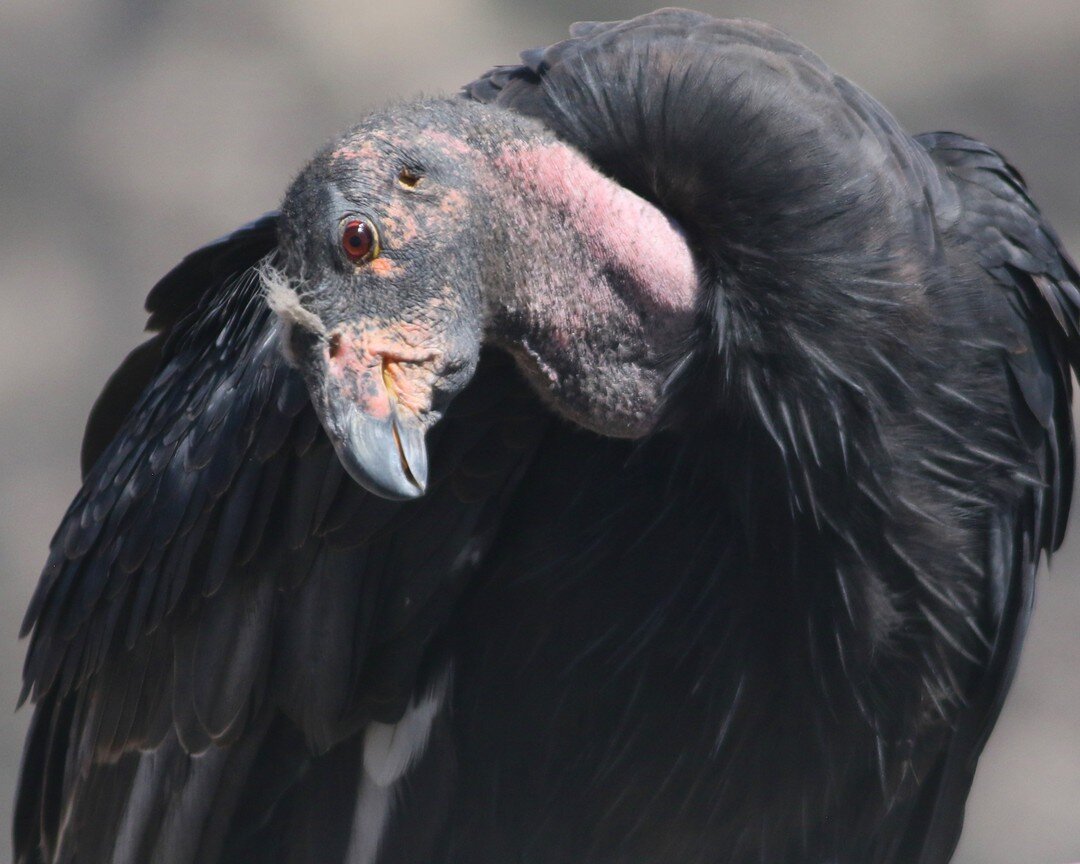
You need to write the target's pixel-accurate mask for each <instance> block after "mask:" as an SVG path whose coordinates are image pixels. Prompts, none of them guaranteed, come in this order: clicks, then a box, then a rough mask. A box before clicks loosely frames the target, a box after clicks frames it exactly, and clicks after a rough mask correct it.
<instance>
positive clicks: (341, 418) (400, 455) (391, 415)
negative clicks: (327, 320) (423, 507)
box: [309, 332, 437, 501]
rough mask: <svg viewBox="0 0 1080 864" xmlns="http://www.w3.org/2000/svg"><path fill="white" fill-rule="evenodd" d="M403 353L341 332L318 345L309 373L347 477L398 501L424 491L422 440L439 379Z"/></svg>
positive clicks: (420, 359) (428, 361)
mask: <svg viewBox="0 0 1080 864" xmlns="http://www.w3.org/2000/svg"><path fill="white" fill-rule="evenodd" d="M379 342H380V343H382V340H379ZM400 347H401V346H398V345H386V344H379V345H378V347H373V346H372V345H371V339H370V336H369V335H368V336H366V337H365V338H356V337H355V336H353V337H352V338H350V337H349V336H346V335H344V334H343V333H341V332H338V333H336V334H331V335H330V336H329V338H328V339H327V340H326V341H324V342H321V352H322V355H323V356H322V362H318V363H315V364H313V365H314V366H315V369H311V370H309V371H311V372H315V374H316V375H318V380H314V381H309V386H310V389H311V392H312V397H313V398H312V402H313V404H314V406H315V411H316V413H317V414H318V415H319V420H320V421H321V422H322V425H323V428H324V429H325V430H326V433H327V435H328V436H329V437H330V441H331V442H332V443H333V445H334V450H335V451H336V452H337V455H338V458H339V459H340V460H341V464H342V465H343V466H344V467H345V470H346V471H347V472H348V473H349V476H351V477H352V478H353V479H354V480H355V481H356V482H357V483H359V484H360V485H361V486H363V487H364V488H365V489H367V490H368V491H369V492H372V493H374V494H375V495H379V496H380V497H382V498H389V499H391V500H398V501H401V500H408V499H410V498H418V497H420V496H421V495H423V494H424V492H425V490H426V489H427V480H428V454H427V446H426V445H425V443H424V437H425V434H426V431H427V428H428V427H429V426H430V425H432V424H433V422H434V420H435V419H436V418H437V415H433V414H432V413H431V412H430V411H429V410H428V409H429V407H430V399H431V392H432V382H433V380H434V379H435V378H436V377H437V376H436V375H435V372H434V369H433V368H432V367H433V358H432V357H431V356H430V355H416V356H413V357H411V358H410V359H407V360H405V359H402V358H401V357H400V351H399V350H397V349H399V348H400ZM390 357H393V358H395V359H389V358H390ZM315 370H319V371H320V372H321V374H319V373H318V372H316V371H315ZM311 385H313V386H311Z"/></svg>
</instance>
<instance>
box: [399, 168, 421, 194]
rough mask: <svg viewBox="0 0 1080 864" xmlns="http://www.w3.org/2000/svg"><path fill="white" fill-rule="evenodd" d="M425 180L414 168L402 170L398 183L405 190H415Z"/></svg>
mask: <svg viewBox="0 0 1080 864" xmlns="http://www.w3.org/2000/svg"><path fill="white" fill-rule="evenodd" d="M422 179H423V175H422V174H421V173H420V172H419V171H417V170H415V169H413V168H402V169H401V171H400V172H398V177H397V182H398V185H399V186H401V187H403V188H405V189H415V188H416V187H417V186H419V185H420V181H421V180H422Z"/></svg>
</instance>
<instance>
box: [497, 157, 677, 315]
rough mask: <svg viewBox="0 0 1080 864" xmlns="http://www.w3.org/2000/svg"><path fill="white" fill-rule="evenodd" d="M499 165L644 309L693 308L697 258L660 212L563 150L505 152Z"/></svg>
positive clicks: (667, 311) (672, 310)
mask: <svg viewBox="0 0 1080 864" xmlns="http://www.w3.org/2000/svg"><path fill="white" fill-rule="evenodd" d="M496 164H497V165H498V167H499V168H501V169H502V170H503V171H505V172H506V174H507V176H509V177H511V178H514V179H515V182H517V183H518V184H519V186H520V187H522V188H523V190H524V191H525V192H526V193H527V194H528V195H529V196H530V197H532V198H533V199H534V200H535V201H536V202H537V203H539V204H541V205H546V206H547V207H549V208H551V209H552V210H555V211H557V212H561V213H562V214H564V215H565V219H566V221H567V222H568V223H570V224H571V225H573V226H574V227H575V229H576V233H577V235H578V240H579V241H584V244H585V246H586V250H587V252H588V254H589V256H590V257H591V258H592V259H593V260H594V261H597V262H600V264H601V266H613V267H619V268H620V269H622V270H624V271H625V272H626V273H627V274H628V275H629V276H630V279H629V280H628V284H629V285H631V286H633V287H634V288H636V289H638V291H639V293H638V296H637V297H636V298H634V299H636V300H637V302H638V303H639V304H640V305H641V306H642V307H643V310H644V311H646V312H650V313H656V314H660V315H672V314H675V315H678V314H680V313H688V312H691V311H692V310H693V309H694V307H695V304H696V302H697V296H698V277H697V271H696V269H695V266H694V259H693V257H692V256H691V254H690V249H689V247H688V246H687V245H686V238H685V237H684V236H683V233H682V231H681V230H680V229H679V228H678V226H676V224H675V223H674V222H673V221H672V220H671V218H669V217H668V216H667V215H665V214H664V213H663V212H662V211H660V210H659V209H657V208H656V207H654V206H653V205H652V204H650V203H649V202H648V201H646V200H645V199H644V198H642V197H640V196H639V195H636V194H634V193H633V192H631V191H630V190H629V189H627V188H625V187H624V186H620V185H619V184H618V183H616V182H614V181H613V180H611V179H609V178H607V177H605V176H604V175H603V174H601V173H600V172H599V171H597V170H596V168H594V167H593V166H592V165H590V164H589V162H588V161H587V160H586V159H585V158H584V157H583V156H582V155H581V154H580V153H578V152H577V151H575V150H573V149H572V148H571V147H569V146H567V145H566V144H562V143H543V144H539V145H536V146H533V147H530V148H526V149H511V148H506V149H504V150H503V152H502V153H501V154H500V155H499V156H498V158H497V160H496ZM628 299H630V298H628Z"/></svg>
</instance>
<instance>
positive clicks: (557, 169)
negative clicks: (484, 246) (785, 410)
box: [489, 139, 700, 438]
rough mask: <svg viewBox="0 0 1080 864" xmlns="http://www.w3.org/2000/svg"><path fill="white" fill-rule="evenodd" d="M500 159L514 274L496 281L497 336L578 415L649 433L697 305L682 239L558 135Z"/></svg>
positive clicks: (500, 204) (613, 429) (615, 429)
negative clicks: (557, 138)
mask: <svg viewBox="0 0 1080 864" xmlns="http://www.w3.org/2000/svg"><path fill="white" fill-rule="evenodd" d="M493 167H494V170H495V171H496V172H497V177H496V179H495V182H494V183H493V186H494V187H495V189H496V190H497V191H496V193H495V198H496V201H495V205H496V206H495V209H496V211H497V214H498V217H497V220H498V221H500V222H502V223H503V225H502V228H503V233H504V235H505V236H504V237H503V238H502V239H503V246H504V249H503V252H504V253H505V254H504V255H503V257H502V258H501V259H500V267H501V269H502V270H503V272H504V274H505V275H506V276H508V277H509V278H508V279H505V278H504V279H495V280H493V281H494V282H495V284H496V285H498V286H499V287H498V288H497V290H495V291H494V292H492V294H493V296H492V297H491V299H490V301H489V306H490V307H491V308H490V310H489V311H490V314H489V318H490V320H491V321H492V337H493V338H494V339H496V341H499V342H501V343H502V344H504V345H505V346H506V347H507V348H508V349H509V350H510V351H511V352H512V353H513V354H514V356H515V357H516V358H517V359H518V361H519V364H520V365H521V367H522V368H523V369H524V370H525V372H526V374H527V375H528V376H529V377H530V378H531V379H532V380H533V382H534V384H535V385H536V386H537V387H538V388H539V389H540V390H541V392H542V393H545V394H546V395H548V397H549V398H550V400H551V402H552V404H553V406H554V407H555V408H556V409H557V410H558V411H559V412H560V413H562V414H564V415H565V416H567V417H568V418H569V419H571V420H573V421H574V422H576V423H579V424H581V425H583V426H586V427H587V428H590V429H593V430H594V431H597V432H600V433H601V434H605V435H612V436H617V437H629V438H637V437H641V436H643V435H646V434H648V433H649V432H650V431H651V430H652V429H653V428H654V426H655V423H656V421H657V419H658V417H659V412H660V407H661V406H660V403H661V398H662V390H663V386H664V384H665V382H666V380H667V378H668V377H669V375H670V374H671V372H672V370H673V369H674V367H675V365H676V364H677V363H678V361H679V359H680V358H681V357H682V356H683V354H684V352H685V350H686V344H687V337H688V336H689V334H690V331H691V329H692V328H693V325H694V321H695V316H696V312H697V308H698V300H699V294H700V288H699V282H698V275H697V270H696V267H695V264H694V260H693V257H692V255H691V253H690V249H689V247H688V246H687V243H686V239H685V237H684V236H683V234H682V232H681V231H680V230H679V228H678V226H677V225H675V224H674V223H673V222H672V221H671V219H669V218H668V217H667V216H666V215H665V214H664V213H663V212H661V211H660V210H659V209H657V208H656V207H654V206H653V205H652V204H650V203H649V202H647V201H646V200H645V199H643V198H641V197H640V196H638V195H636V194H634V193H633V192H631V191H629V190H628V189H626V188H624V187H622V186H620V185H619V184H618V183H616V182H614V181H613V180H611V179H609V178H607V177H605V176H604V175H603V174H601V173H600V172H599V171H597V169H596V168H594V167H593V166H592V165H591V164H590V163H589V162H588V161H587V160H586V159H585V158H584V157H583V156H582V155H581V154H579V153H578V152H577V151H575V150H573V149H572V148H571V147H569V146H567V145H565V144H563V143H561V142H556V141H552V140H550V139H548V140H542V141H537V142H532V143H524V144H517V143H515V144H509V145H507V146H506V147H504V148H503V149H502V150H501V151H500V152H499V153H498V155H497V156H496V158H495V160H494V164H493Z"/></svg>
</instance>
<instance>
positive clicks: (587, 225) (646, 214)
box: [263, 100, 697, 499]
mask: <svg viewBox="0 0 1080 864" xmlns="http://www.w3.org/2000/svg"><path fill="white" fill-rule="evenodd" d="M356 223H361V224H362V225H364V226H366V228H369V229H370V230H371V231H372V232H373V233H374V235H376V236H377V244H376V246H375V247H373V248H372V250H371V252H370V253H369V254H368V255H366V256H361V257H359V258H356V259H355V260H354V258H351V257H350V254H349V251H350V249H352V251H353V253H354V257H355V252H356V249H355V247H350V245H349V239H348V237H347V236H346V235H347V234H348V233H349V229H348V227H347V226H350V224H351V225H352V227H353V229H355V227H356ZM279 230H280V250H279V252H278V254H277V256H276V258H275V260H274V261H273V262H272V263H271V264H268V265H267V266H266V267H265V268H264V272H263V278H264V283H265V285H266V289H267V291H266V296H267V301H268V303H269V304H270V306H271V308H273V309H274V311H275V312H276V313H277V315H278V316H279V318H280V319H281V322H282V348H283V351H284V353H285V355H286V357H287V358H288V359H289V360H290V362H292V363H293V364H294V365H295V366H296V367H297V368H298V369H299V370H300V371H301V373H302V374H303V376H304V379H305V381H306V383H307V386H308V389H309V391H310V394H311V399H312V403H313V405H314V406H315V410H316V412H317V413H318V416H319V419H320V421H321V423H322V425H323V427H324V429H325V430H326V432H327V434H328V435H329V437H330V439H331V441H332V442H333V444H334V447H335V449H336V451H337V454H338V457H339V458H340V459H341V461H342V464H343V465H344V466H345V468H346V470H348V472H349V473H350V475H351V476H352V477H353V478H354V479H355V480H356V481H357V482H358V483H360V484H361V485H362V486H364V487H365V488H367V489H369V490H370V491H372V492H374V493H375V494H378V495H381V496H383V497H387V498H393V499H408V498H414V497H417V496H419V495H421V494H423V492H424V490H425V487H426V482H427V473H428V457H427V450H426V447H425V442H424V439H425V436H426V433H427V431H428V430H429V429H430V428H431V427H432V426H434V425H435V424H436V423H437V422H438V420H439V419H440V418H441V417H442V415H443V412H444V411H445V409H446V406H447V404H448V403H449V401H450V399H452V398H453V396H454V395H455V394H457V393H458V392H460V391H461V390H462V389H463V388H464V387H465V385H466V384H467V383H468V382H469V380H470V379H471V378H472V376H473V373H474V372H475V370H476V364H477V362H478V359H479V356H480V349H481V346H482V345H483V344H484V343H485V342H488V343H493V344H498V345H501V346H502V347H504V348H505V349H507V350H508V351H510V353H511V354H513V355H514V356H515V357H516V358H517V360H518V362H519V365H520V366H521V368H522V369H523V371H524V372H525V374H526V377H527V378H528V379H529V380H530V381H531V382H532V384H533V385H534V387H535V388H536V389H537V390H538V391H539V392H540V394H541V395H542V396H544V397H545V398H546V399H547V400H548V401H549V402H550V404H552V406H553V407H554V408H555V409H556V410H557V411H559V412H560V413H562V414H563V415H564V416H566V417H567V418H569V419H571V420H572V421H574V422H577V423H578V424H580V425H583V426H586V427H588V428H592V429H594V430H596V431H598V432H601V433H602V434H608V435H617V436H621V437H638V436H640V435H643V434H646V433H647V432H648V431H650V429H651V428H652V426H653V425H654V424H655V422H656V417H657V413H658V411H659V402H660V395H661V390H662V387H663V383H664V380H665V378H666V377H667V376H668V375H669V374H670V372H671V369H672V367H673V365H674V362H675V360H674V359H673V358H675V357H676V356H677V354H678V348H679V347H680V345H681V344H682V341H683V340H684V339H685V336H686V334H687V333H688V332H689V329H690V327H691V324H692V319H693V311H694V304H695V297H696V286H697V279H696V275H695V273H694V267H693V262H692V260H691V258H690V254H689V251H688V250H687V249H686V245H685V242H683V240H682V238H681V235H680V234H679V232H678V230H677V228H675V227H674V226H672V225H671V223H670V222H669V221H668V220H667V219H666V217H664V216H663V215H662V214H660V213H659V211H657V210H656V209H655V208H653V207H651V205H648V204H647V203H645V202H644V201H642V200H641V199H640V198H637V196H634V195H632V193H629V192H627V191H626V190H624V189H622V188H621V187H619V186H618V185H617V184H615V183H613V182H612V181H610V180H608V179H607V178H605V177H603V176H602V175H600V174H599V172H597V171H596V170H595V169H594V168H592V167H591V166H590V165H589V164H588V162H587V161H586V160H585V159H584V158H583V157H581V156H580V155H579V154H577V153H576V152H575V151H573V150H572V149H571V148H569V147H568V146H567V145H565V144H562V143H560V142H558V141H556V140H555V139H554V137H553V136H552V135H551V134H550V133H548V132H547V131H546V130H544V129H543V128H542V127H540V126H539V125H538V124H536V123H534V122H533V121H529V120H526V119H523V118H520V117H517V116H515V115H512V114H510V113H509V112H506V111H502V110H499V109H494V108H491V107H488V106H480V105H474V104H472V103H469V102H466V101H464V100H436V101H427V102H419V103H412V104H407V105H403V106H399V107H397V108H394V109H391V110H389V111H387V112H385V113H382V114H378V115H374V116H372V117H370V118H369V119H368V120H366V121H365V122H364V123H362V124H360V125H359V126H357V127H355V128H353V129H352V130H350V131H349V132H348V133H346V134H345V135H344V136H342V138H340V139H339V140H338V141H336V142H334V143H333V144H331V145H329V146H328V147H326V148H325V149H324V150H322V151H321V152H320V153H318V154H317V155H316V157H315V158H314V159H313V160H312V161H311V163H309V164H308V165H307V166H306V167H305V168H304V169H303V171H301V173H300V175H299V176H298V177H297V178H296V180H295V181H294V182H293V184H292V186H291V187H290V189H289V191H288V193H287V195H286V198H285V201H284V204H283V205H282V218H281V223H280V229H279ZM354 233H355V230H354ZM361 251H362V247H361Z"/></svg>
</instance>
